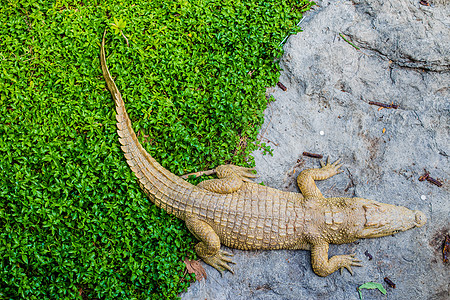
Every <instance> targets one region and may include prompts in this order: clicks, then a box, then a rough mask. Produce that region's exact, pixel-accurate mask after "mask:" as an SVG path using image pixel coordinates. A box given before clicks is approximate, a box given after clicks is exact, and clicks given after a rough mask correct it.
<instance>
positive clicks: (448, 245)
mask: <svg viewBox="0 0 450 300" xmlns="http://www.w3.org/2000/svg"><path fill="white" fill-rule="evenodd" d="M449 253H450V236H448V235H447V236H446V237H445V240H444V247H443V248H442V255H443V256H442V261H443V262H445V263H448V254H449Z"/></svg>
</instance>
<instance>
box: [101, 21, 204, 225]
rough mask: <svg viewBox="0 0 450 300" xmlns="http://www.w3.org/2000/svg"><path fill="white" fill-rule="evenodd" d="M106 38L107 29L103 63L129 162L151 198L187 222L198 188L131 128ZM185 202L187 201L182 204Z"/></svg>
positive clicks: (118, 128) (103, 40)
mask: <svg viewBox="0 0 450 300" xmlns="http://www.w3.org/2000/svg"><path fill="white" fill-rule="evenodd" d="M105 37H106V30H105V32H104V33H103V39H102V45H101V50H100V62H101V66H102V72H103V77H104V78H105V81H106V85H107V86H108V89H109V91H110V92H111V95H112V97H113V99H114V102H115V104H116V112H117V114H116V119H117V133H118V135H119V137H120V138H119V142H120V144H121V145H122V146H121V148H122V151H123V152H124V155H125V158H126V161H127V163H128V165H129V166H130V168H131V170H132V171H133V173H134V174H135V175H136V177H137V178H138V180H139V184H140V186H141V188H142V189H143V190H144V192H145V193H146V194H147V195H148V196H149V198H150V199H151V200H152V201H153V202H154V203H155V204H156V205H157V206H159V207H161V208H162V209H164V210H166V211H167V212H168V213H172V214H174V215H176V216H177V217H178V218H181V219H184V211H185V208H186V206H187V205H188V203H187V201H189V200H188V199H189V198H190V197H189V195H190V194H191V193H192V192H193V190H195V189H196V187H195V186H193V185H192V184H190V183H188V182H186V181H184V180H183V179H181V178H179V177H178V176H175V175H174V174H172V173H171V172H169V171H168V170H166V169H165V168H163V167H162V166H161V165H160V164H159V163H158V162H157V161H156V160H155V159H154V158H153V157H151V156H150V154H148V153H147V151H146V150H145V149H144V148H143V147H142V145H141V144H140V143H139V140H138V139H137V137H136V133H135V132H134V130H133V127H132V126H131V120H130V118H129V116H128V113H127V111H126V109H125V104H124V102H123V99H122V95H121V94H120V92H119V89H118V88H117V86H116V84H115V82H114V80H113V78H112V77H111V74H110V73H109V70H108V66H107V65H106V54H105ZM181 199H182V200H183V201H180V200H181Z"/></svg>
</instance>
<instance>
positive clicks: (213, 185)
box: [197, 165, 257, 194]
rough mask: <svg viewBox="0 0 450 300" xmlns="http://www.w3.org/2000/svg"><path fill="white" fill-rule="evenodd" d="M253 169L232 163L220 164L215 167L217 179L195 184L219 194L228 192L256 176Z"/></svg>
mask: <svg viewBox="0 0 450 300" xmlns="http://www.w3.org/2000/svg"><path fill="white" fill-rule="evenodd" d="M252 171H253V169H251V168H244V167H239V166H234V165H222V166H218V167H217V168H216V173H217V177H218V178H219V179H210V180H205V181H202V182H200V183H199V184H198V185H197V186H198V187H200V188H202V189H205V190H208V191H211V192H215V193H219V194H229V193H233V192H235V191H237V190H238V189H240V188H241V186H242V185H243V183H244V182H252V181H251V179H250V178H255V177H257V176H256V174H254V173H253V172H252Z"/></svg>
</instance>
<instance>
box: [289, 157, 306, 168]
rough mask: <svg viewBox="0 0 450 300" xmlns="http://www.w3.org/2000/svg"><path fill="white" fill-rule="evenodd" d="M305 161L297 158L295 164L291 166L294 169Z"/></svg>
mask: <svg viewBox="0 0 450 300" xmlns="http://www.w3.org/2000/svg"><path fill="white" fill-rule="evenodd" d="M304 163H305V161H304V160H303V159H302V158H299V159H297V164H296V165H295V166H293V167H292V168H293V169H295V168H297V167H298V166H301V165H303V164H304Z"/></svg>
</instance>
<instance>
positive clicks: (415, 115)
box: [182, 0, 450, 300]
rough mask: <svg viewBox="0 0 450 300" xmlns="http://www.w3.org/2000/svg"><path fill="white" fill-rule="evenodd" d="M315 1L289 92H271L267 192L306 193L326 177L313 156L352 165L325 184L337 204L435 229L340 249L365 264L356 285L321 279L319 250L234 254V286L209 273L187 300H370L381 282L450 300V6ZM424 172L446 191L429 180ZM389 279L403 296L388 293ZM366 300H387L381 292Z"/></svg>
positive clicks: (290, 64) (261, 168)
mask: <svg viewBox="0 0 450 300" xmlns="http://www.w3.org/2000/svg"><path fill="white" fill-rule="evenodd" d="M316 2H317V3H318V4H319V5H318V6H316V7H315V8H314V10H313V11H311V12H308V13H307V14H306V15H305V19H304V20H303V22H302V24H301V26H302V28H303V30H304V31H303V32H302V33H299V34H298V35H295V36H291V37H290V38H289V40H288V41H287V43H286V45H285V50H286V52H285V55H284V57H283V59H282V67H283V70H284V71H283V72H282V74H281V78H280V81H281V82H282V83H283V84H284V85H285V86H286V87H287V91H285V92H284V91H282V90H281V89H279V88H271V89H269V91H268V92H269V93H270V94H272V95H273V97H274V101H273V102H271V104H270V105H269V107H268V109H267V111H266V121H265V124H264V126H263V129H262V130H261V135H263V136H262V137H261V139H262V141H264V142H266V143H268V144H269V145H271V147H272V148H273V156H269V155H262V153H260V152H255V153H254V156H255V160H256V166H257V171H258V173H259V175H260V176H261V177H260V181H263V182H264V183H265V184H266V185H268V186H272V187H275V188H279V189H283V190H290V191H298V189H297V187H296V185H295V178H296V176H297V175H298V174H299V171H300V170H302V169H304V168H310V167H317V166H318V162H317V160H315V159H312V158H307V157H303V156H302V152H303V151H308V152H314V153H320V154H324V155H325V156H328V155H331V156H332V158H333V157H334V158H337V157H341V158H342V159H343V162H344V163H345V166H344V169H345V172H344V173H343V174H340V175H338V176H335V177H334V178H331V179H329V180H326V181H324V182H319V184H318V186H319V188H320V189H321V191H322V193H323V194H324V195H325V196H326V197H329V196H360V197H364V198H368V199H374V200H377V201H381V202H385V203H392V204H397V205H403V206H406V207H408V208H410V209H419V210H421V211H423V212H425V214H426V215H427V217H428V223H427V224H426V225H425V226H424V227H422V228H417V229H412V230H409V231H407V232H403V233H399V234H397V235H395V236H392V237H384V238H378V239H370V240H369V239H368V240H360V241H358V242H355V243H353V244H346V245H332V246H331V247H330V252H329V254H330V256H331V255H335V254H347V253H352V252H355V253H356V254H357V257H359V258H360V259H362V260H363V263H364V267H362V268H355V269H354V272H355V274H354V276H351V275H350V274H349V273H348V272H344V275H342V276H341V275H340V274H339V272H336V273H334V274H332V275H330V276H328V277H326V278H321V277H318V276H317V275H315V274H314V273H313V271H312V269H311V265H310V252H309V251H255V252H245V251H238V250H229V251H231V252H233V253H235V257H234V261H235V262H236V265H235V266H234V270H235V275H232V274H230V273H226V274H224V276H223V277H221V276H220V274H219V272H217V271H216V270H214V269H212V268H211V267H209V266H207V265H205V264H203V266H204V267H205V269H206V271H207V274H208V279H207V280H206V281H202V282H196V283H194V284H193V285H192V286H191V287H190V289H189V290H188V292H186V293H185V294H183V295H182V298H183V299H219V300H220V299H349V300H350V299H359V297H358V293H357V292H356V288H357V287H358V286H359V285H361V284H363V283H365V282H368V281H374V282H379V283H383V285H384V286H385V287H386V289H387V291H388V299H409V298H414V299H430V300H431V299H436V300H437V299H450V281H449V278H450V271H449V270H450V264H444V263H443V261H442V252H441V251H442V242H443V240H444V236H445V234H449V232H450V224H449V217H450V203H449V199H450V197H449V194H450V193H449V190H450V187H449V185H450V183H449V178H450V168H449V156H448V155H449V154H450V149H449V128H450V126H449V120H450V117H449V116H450V114H449V111H450V101H449V98H450V97H449V94H450V93H449V83H450V73H449V65H450V44H449V43H450V30H449V28H450V17H449V16H450V3H449V1H435V2H431V1H430V3H433V4H432V6H430V7H427V6H423V5H420V4H419V1H407V0H392V1H381V0H372V1H370V0H365V1H357V0H354V1H322V2H320V1H316ZM340 34H342V35H344V36H345V37H346V39H347V40H349V41H351V42H352V43H353V44H355V45H356V46H358V47H360V50H357V49H355V48H354V47H353V46H351V45H350V44H349V43H347V42H346V41H344V40H343V38H342V37H341V36H340ZM369 101H378V102H384V103H391V102H394V103H395V104H398V105H399V109H397V110H395V109H382V110H380V111H379V110H378V107H376V106H372V105H369V104H368V102H369ZM383 129H385V132H384V133H383ZM321 133H322V134H321ZM269 141H270V142H269ZM424 168H426V169H427V170H428V171H429V172H430V173H431V176H432V177H434V178H438V179H440V180H441V181H442V182H443V183H444V185H443V186H442V187H440V188H439V187H437V186H435V185H432V184H430V183H429V182H426V181H424V182H420V181H418V178H419V177H420V176H421V175H423V169H424ZM227 250H228V249H227ZM366 250H368V252H369V253H371V254H372V256H373V259H372V260H370V261H369V260H368V259H367V257H365V255H364V252H365V251H366ZM386 276H387V277H389V278H390V279H391V280H392V281H393V282H395V283H396V285H397V287H396V289H392V288H390V287H388V286H387V285H386V284H385V283H384V282H383V278H384V277H386ZM362 293H363V295H364V296H365V299H386V296H383V295H382V294H381V293H380V292H378V291H377V290H364V291H363V292H362Z"/></svg>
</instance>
